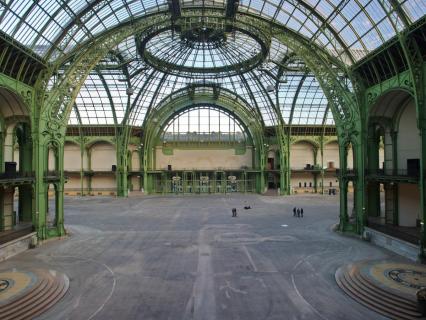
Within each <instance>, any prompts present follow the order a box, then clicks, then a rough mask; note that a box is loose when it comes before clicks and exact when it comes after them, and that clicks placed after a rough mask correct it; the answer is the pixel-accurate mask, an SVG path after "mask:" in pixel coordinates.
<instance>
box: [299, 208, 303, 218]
mask: <svg viewBox="0 0 426 320" xmlns="http://www.w3.org/2000/svg"><path fill="white" fill-rule="evenodd" d="M300 216H301V217H302V218H303V208H300Z"/></svg>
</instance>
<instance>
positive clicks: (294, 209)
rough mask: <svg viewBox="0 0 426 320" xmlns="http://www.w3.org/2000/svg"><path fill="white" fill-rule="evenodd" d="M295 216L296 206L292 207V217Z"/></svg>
mask: <svg viewBox="0 0 426 320" xmlns="http://www.w3.org/2000/svg"><path fill="white" fill-rule="evenodd" d="M295 216H296V207H294V208H293V217H295Z"/></svg>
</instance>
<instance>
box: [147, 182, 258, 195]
mask: <svg viewBox="0 0 426 320" xmlns="http://www.w3.org/2000/svg"><path fill="white" fill-rule="evenodd" d="M152 191H153V192H154V193H174V194H183V193H189V194H191V193H192V194H201V193H233V192H243V193H244V192H256V183H255V180H253V179H247V180H244V179H241V180H236V181H235V182H232V183H231V182H230V181H227V180H208V181H202V180H186V181H180V182H179V183H176V182H173V181H162V180H160V179H159V180H157V181H155V182H154V184H153V190H152Z"/></svg>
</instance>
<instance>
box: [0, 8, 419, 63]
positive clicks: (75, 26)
mask: <svg viewBox="0 0 426 320" xmlns="http://www.w3.org/2000/svg"><path fill="white" fill-rule="evenodd" d="M225 3H226V2H225V1H224V0H181V5H182V7H183V8H187V7H193V6H205V7H214V8H221V9H223V8H224V7H225ZM399 3H400V9H401V10H402V12H404V13H405V15H406V16H407V20H408V22H409V23H413V22H415V21H416V20H418V19H420V18H421V17H423V16H424V15H425V12H426V1H423V0H399ZM0 6H2V7H4V8H6V9H5V10H3V13H2V14H1V17H0V30H2V31H3V32H5V33H7V34H8V35H10V36H12V37H13V38H15V39H16V40H17V41H19V42H21V43H22V44H23V45H25V46H27V47H28V48H29V49H31V50H33V51H34V52H36V53H38V54H40V55H42V56H43V55H45V54H46V53H48V52H50V53H52V55H51V58H52V59H54V58H56V57H58V56H59V55H60V54H61V52H64V50H65V52H66V51H69V50H70V49H72V48H73V47H74V46H75V45H76V43H79V42H82V41H85V40H87V39H89V38H90V37H93V36H96V35H97V34H99V33H101V32H104V31H106V30H107V29H108V28H111V27H115V26H117V25H119V24H120V23H123V22H124V21H127V20H129V19H135V18H138V17H142V16H143V15H145V14H147V13H148V12H153V11H159V10H167V8H168V7H167V1H166V0H133V1H123V0H104V1H95V0H71V1H64V0H50V1H48V0H45V1H33V0H10V1H6V2H2V3H0ZM238 10H239V11H240V12H247V11H249V12H251V13H254V14H257V15H260V16H262V17H265V18H267V19H270V20H272V21H274V22H277V23H279V24H282V25H284V26H285V27H287V28H289V29H291V30H294V31H295V32H299V33H300V34H302V35H303V36H305V37H307V38H308V39H311V40H312V41H314V42H315V43H317V44H318V45H320V46H324V47H326V48H327V50H329V51H330V53H331V54H334V55H337V56H338V57H340V58H341V59H342V61H344V62H345V63H349V62H350V61H348V60H347V55H342V48H347V47H349V48H350V50H356V51H359V50H365V51H366V52H364V53H361V52H352V51H350V52H349V54H350V55H351V56H353V58H354V59H355V60H357V59H360V58H361V57H364V56H365V55H366V54H368V52H370V51H372V50H374V49H376V48H377V47H379V46H380V45H381V44H383V42H384V41H386V40H388V39H389V38H390V37H392V36H394V35H395V34H396V31H395V28H396V29H397V30H401V29H402V28H404V23H403V21H402V19H401V17H400V16H398V14H397V13H396V11H395V7H394V6H393V5H392V3H391V2H390V0H380V1H379V0H368V1H367V0H351V1H347V0H346V1H343V0H321V1H318V0H300V1H295V0H283V1H280V0H242V1H241V2H240V5H239V9H238ZM0 12H1V11H0ZM389 19H390V20H392V21H393V22H391V21H389ZM384 21H386V22H384ZM373 29H374V30H375V31H372V30H373ZM342 30H344V31H342ZM65 34H67V35H68V36H67V37H66V39H67V40H64V38H63V36H64V35H65ZM68 41H70V42H68ZM355 44H356V45H355ZM52 47H53V52H52V50H51V48H52Z"/></svg>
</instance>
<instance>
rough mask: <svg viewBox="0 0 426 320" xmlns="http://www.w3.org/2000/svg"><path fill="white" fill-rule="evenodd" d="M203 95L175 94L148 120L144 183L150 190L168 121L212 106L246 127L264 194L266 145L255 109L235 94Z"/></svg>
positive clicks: (259, 187) (204, 90) (209, 92)
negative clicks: (157, 147)
mask: <svg viewBox="0 0 426 320" xmlns="http://www.w3.org/2000/svg"><path fill="white" fill-rule="evenodd" d="M200 89H202V90H201V91H200V92H198V93H197V92H194V93H192V94H191V96H190V97H189V96H188V95H187V91H186V90H182V91H180V92H177V93H175V94H172V95H171V96H169V97H168V98H166V99H164V101H163V102H162V103H160V105H159V106H158V107H157V108H156V109H155V110H153V111H152V112H151V113H150V114H149V115H148V116H147V119H146V122H145V126H144V145H143V150H144V157H143V163H144V174H145V177H144V181H145V189H149V186H148V185H149V181H150V180H149V177H148V172H149V171H150V170H152V167H153V159H154V158H153V147H154V145H155V142H156V140H157V139H158V136H159V134H160V133H161V131H162V130H163V128H164V126H165V125H166V124H167V122H168V121H169V120H170V119H171V118H172V117H173V115H175V114H178V113H181V112H183V111H184V110H188V109H191V108H194V107H195V106H198V105H212V106H215V107H216V108H219V109H222V110H224V111H226V112H229V113H232V114H233V115H234V116H235V117H236V118H237V119H238V120H239V121H240V123H241V124H242V125H243V126H244V128H245V129H246V132H247V133H248V134H249V135H250V137H251V140H252V142H253V145H254V163H253V165H254V168H255V169H256V170H258V171H259V174H257V175H256V180H257V190H258V192H260V191H262V190H263V189H264V188H265V177H264V172H263V171H264V169H265V161H266V159H265V157H266V151H265V144H264V138H263V130H262V126H261V122H259V121H256V118H257V117H258V115H256V114H255V113H253V109H251V108H250V107H249V106H248V105H247V104H246V103H244V101H242V100H241V99H238V97H236V96H235V95H233V94H232V93H231V92H226V91H224V90H223V91H220V92H215V90H213V88H209V87H207V88H202V87H200Z"/></svg>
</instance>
